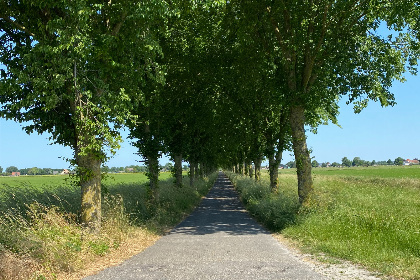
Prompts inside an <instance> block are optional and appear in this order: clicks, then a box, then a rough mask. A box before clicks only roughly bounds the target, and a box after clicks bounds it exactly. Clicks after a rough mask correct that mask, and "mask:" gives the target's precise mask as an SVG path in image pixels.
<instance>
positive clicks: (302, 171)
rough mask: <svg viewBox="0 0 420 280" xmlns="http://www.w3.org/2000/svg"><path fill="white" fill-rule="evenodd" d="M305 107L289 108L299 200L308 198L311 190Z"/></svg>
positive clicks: (303, 200)
mask: <svg viewBox="0 0 420 280" xmlns="http://www.w3.org/2000/svg"><path fill="white" fill-rule="evenodd" d="M304 113H305V109H304V108H303V107H302V106H292V107H291V108H290V127H291V130H292V142H293V152H294V154H295V160H296V167H297V178H298V194H299V202H300V203H303V202H305V200H306V199H308V197H309V195H310V193H311V192H312V190H313V182H312V174H311V171H312V166H311V158H310V155H309V150H308V148H307V146H306V135H305V127H304V125H305V115H304Z"/></svg>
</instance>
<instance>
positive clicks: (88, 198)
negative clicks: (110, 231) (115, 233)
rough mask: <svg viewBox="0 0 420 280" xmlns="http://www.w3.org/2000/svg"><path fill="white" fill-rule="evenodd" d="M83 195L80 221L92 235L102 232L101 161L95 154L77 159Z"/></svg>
mask: <svg viewBox="0 0 420 280" xmlns="http://www.w3.org/2000/svg"><path fill="white" fill-rule="evenodd" d="M76 160H77V165H78V172H79V176H80V187H81V193H82V204H81V216H80V221H81V223H82V225H83V226H84V227H87V228H88V229H89V230H90V232H92V233H99V231H100V230H101V216H102V212H101V211H102V210H101V203H102V202H101V160H100V159H98V158H97V157H95V155H94V154H93V153H90V154H88V155H83V156H78V157H77V159H76Z"/></svg>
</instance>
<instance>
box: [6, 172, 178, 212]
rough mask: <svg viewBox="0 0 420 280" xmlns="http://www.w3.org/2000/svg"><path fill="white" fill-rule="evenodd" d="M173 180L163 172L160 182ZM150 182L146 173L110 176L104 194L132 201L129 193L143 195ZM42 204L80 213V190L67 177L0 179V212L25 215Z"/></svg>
mask: <svg viewBox="0 0 420 280" xmlns="http://www.w3.org/2000/svg"><path fill="white" fill-rule="evenodd" d="M170 177H171V174H170V172H162V173H161V174H160V180H162V181H164V180H167V179H168V178H170ZM146 182H147V177H146V175H145V174H144V173H121V174H107V175H106V176H105V178H104V179H103V180H102V188H103V190H104V193H109V194H114V195H115V194H120V195H122V194H124V195H126V197H127V200H129V198H130V195H129V192H130V191H133V189H135V190H134V191H135V192H139V191H140V192H141V191H142V189H143V188H141V187H139V186H141V185H142V184H144V183H146ZM34 202H37V203H41V204H43V205H48V206H50V205H51V206H52V205H54V206H59V207H60V208H62V209H63V210H65V211H68V212H71V213H77V212H78V211H79V206H80V187H79V186H77V185H75V182H74V181H72V177H70V176H68V175H54V176H53V175H51V176H20V177H6V176H2V177H0V212H5V211H11V210H12V211H14V212H16V211H18V212H21V213H22V212H25V211H26V209H27V205H29V204H31V203H34Z"/></svg>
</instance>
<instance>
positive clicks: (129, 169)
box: [125, 167, 134, 172]
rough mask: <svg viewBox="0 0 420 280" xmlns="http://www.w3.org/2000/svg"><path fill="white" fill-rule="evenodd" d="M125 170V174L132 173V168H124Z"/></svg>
mask: <svg viewBox="0 0 420 280" xmlns="http://www.w3.org/2000/svg"><path fill="white" fill-rule="evenodd" d="M125 170H126V172H134V168H131V167H129V168H126V169H125Z"/></svg>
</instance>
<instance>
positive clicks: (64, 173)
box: [60, 169, 70, 175]
mask: <svg viewBox="0 0 420 280" xmlns="http://www.w3.org/2000/svg"><path fill="white" fill-rule="evenodd" d="M60 174H61V175H68V174H70V171H69V170H68V169H63V171H61V173H60Z"/></svg>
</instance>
